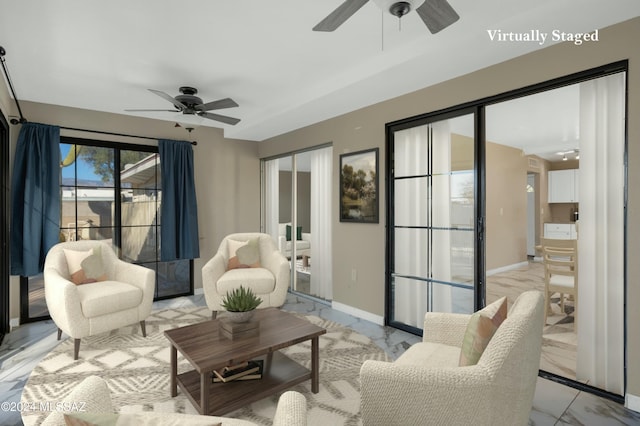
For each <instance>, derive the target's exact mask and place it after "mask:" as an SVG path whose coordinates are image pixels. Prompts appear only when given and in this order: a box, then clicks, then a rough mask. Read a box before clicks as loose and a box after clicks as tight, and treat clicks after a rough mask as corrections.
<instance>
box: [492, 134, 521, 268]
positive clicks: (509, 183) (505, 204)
mask: <svg viewBox="0 0 640 426" xmlns="http://www.w3.org/2000/svg"><path fill="white" fill-rule="evenodd" d="M485 151H486V158H487V161H486V166H487V171H486V181H487V184H486V185H487V192H486V203H487V204H486V212H485V214H486V224H487V231H486V236H487V243H486V264H485V267H486V269H487V271H490V270H492V269H496V268H500V267H504V266H509V265H514V264H516V263H520V262H523V261H526V260H527V193H526V192H525V188H526V186H527V158H526V157H525V156H524V155H523V153H522V150H521V149H517V148H512V147H509V146H505V145H500V144H497V143H491V142H487V144H486V148H485Z"/></svg>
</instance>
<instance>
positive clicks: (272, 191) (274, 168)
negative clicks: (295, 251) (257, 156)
mask: <svg viewBox="0 0 640 426" xmlns="http://www.w3.org/2000/svg"><path fill="white" fill-rule="evenodd" d="M279 162H280V160H279V159H277V158H276V159H275V160H268V161H265V162H264V187H265V191H264V195H265V197H264V205H265V211H264V217H265V219H264V220H265V233H266V234H269V235H271V237H273V241H274V242H275V244H276V247H277V246H278V219H279V217H278V215H279V210H278V206H279V192H280V183H279V181H280V179H279V171H280V170H279V169H280V168H279Z"/></svg>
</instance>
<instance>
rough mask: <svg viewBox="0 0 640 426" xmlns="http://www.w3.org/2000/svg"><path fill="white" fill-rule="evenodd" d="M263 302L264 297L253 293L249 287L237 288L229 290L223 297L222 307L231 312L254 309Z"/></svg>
mask: <svg viewBox="0 0 640 426" xmlns="http://www.w3.org/2000/svg"><path fill="white" fill-rule="evenodd" d="M260 303H262V299H260V298H259V297H257V296H256V295H255V294H253V291H251V289H249V288H244V287H242V286H240V288H236V289H234V290H231V291H228V292H227V294H226V295H225V296H224V297H223V298H222V307H223V308H225V309H226V310H227V311H229V312H247V311H253V310H254V309H255V308H257V307H258V305H259V304H260Z"/></svg>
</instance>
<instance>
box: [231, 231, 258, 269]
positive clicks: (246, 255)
mask: <svg viewBox="0 0 640 426" xmlns="http://www.w3.org/2000/svg"><path fill="white" fill-rule="evenodd" d="M227 247H228V249H229V263H228V264H227V271H230V270H232V269H238V268H260V247H259V242H258V238H251V239H249V240H248V241H235V240H227Z"/></svg>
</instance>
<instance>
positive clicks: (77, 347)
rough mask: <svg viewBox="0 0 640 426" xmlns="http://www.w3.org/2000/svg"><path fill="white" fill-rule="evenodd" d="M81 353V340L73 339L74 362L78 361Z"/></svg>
mask: <svg viewBox="0 0 640 426" xmlns="http://www.w3.org/2000/svg"><path fill="white" fill-rule="evenodd" d="M79 353H80V339H73V360H74V361H77V360H78V354H79Z"/></svg>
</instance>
